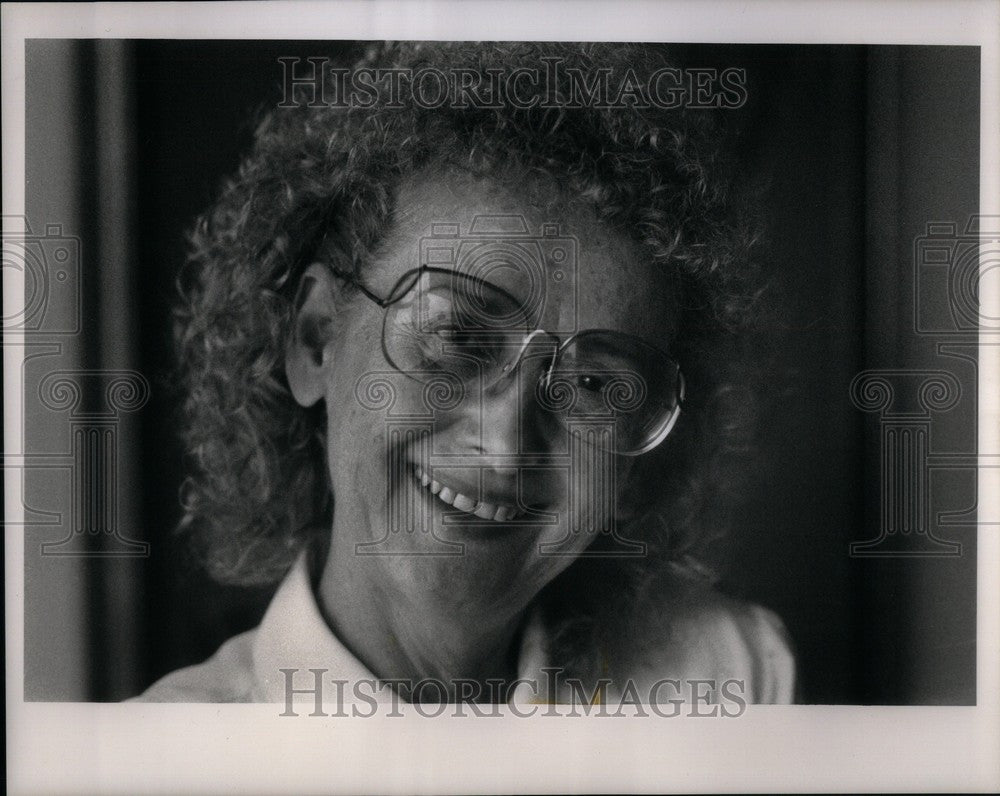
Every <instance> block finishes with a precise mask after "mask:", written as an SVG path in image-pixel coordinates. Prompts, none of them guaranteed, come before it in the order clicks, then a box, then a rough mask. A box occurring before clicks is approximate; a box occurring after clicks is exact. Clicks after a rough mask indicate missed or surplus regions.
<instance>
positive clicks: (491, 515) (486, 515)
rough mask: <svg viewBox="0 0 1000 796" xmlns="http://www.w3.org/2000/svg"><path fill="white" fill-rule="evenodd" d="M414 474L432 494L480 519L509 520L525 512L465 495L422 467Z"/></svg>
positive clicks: (416, 469)
mask: <svg viewBox="0 0 1000 796" xmlns="http://www.w3.org/2000/svg"><path fill="white" fill-rule="evenodd" d="M414 474H415V475H416V476H417V480H418V481H420V483H421V484H422V485H423V486H424V488H426V489H429V490H430V491H431V493H432V494H434V495H437V496H438V498H439V499H440V500H442V501H443V502H444V503H446V504H447V505H449V506H453V507H455V508H456V509H458V510H459V511H463V512H465V513H466V514H472V515H473V516H475V517H479V518H480V519H484V520H493V521H494V522H509V521H510V520H513V519H516V518H518V517H520V516H521V515H522V514H524V513H525V512H524V511H522V510H521V509H519V508H517V507H516V506H508V505H505V504H502V503H499V504H498V503H487V502H486V501H485V500H475V499H473V498H470V497H469V496H468V495H463V494H462V493H461V492H456V491H455V490H454V489H452V488H451V487H448V486H445V485H443V484H441V483H440V482H438V481H435V480H433V479H432V478H431V477H430V476H429V475H427V473H425V472H424V471H423V468H421V467H415V468H414Z"/></svg>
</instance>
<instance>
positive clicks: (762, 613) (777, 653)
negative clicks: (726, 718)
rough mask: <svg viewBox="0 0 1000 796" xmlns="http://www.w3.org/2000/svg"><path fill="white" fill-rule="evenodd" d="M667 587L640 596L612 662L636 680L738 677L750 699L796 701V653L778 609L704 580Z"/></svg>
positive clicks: (721, 680)
mask: <svg viewBox="0 0 1000 796" xmlns="http://www.w3.org/2000/svg"><path fill="white" fill-rule="evenodd" d="M668 593H669V597H666V598H663V597H660V598H659V599H655V598H652V597H648V598H646V599H642V600H640V601H639V605H638V606H637V611H636V613H635V615H634V619H633V621H631V622H629V623H628V628H627V630H626V631H625V632H621V633H615V634H613V637H614V639H615V641H614V642H613V643H612V644H611V645H610V647H611V649H609V652H610V654H611V656H612V657H613V658H614V659H615V663H616V665H615V667H614V668H616V669H617V670H618V671H620V672H621V673H622V674H623V675H625V676H626V677H627V678H628V679H632V680H634V681H636V682H637V683H638V684H643V683H644V684H646V685H649V684H650V683H652V682H656V681H658V680H661V679H664V678H671V679H675V680H681V681H692V680H707V681H712V682H714V683H716V687H718V688H721V686H722V684H723V683H725V682H727V681H730V682H732V681H736V682H737V683H738V684H739V687H740V688H741V689H742V691H743V694H744V696H745V697H746V699H747V701H748V702H751V703H781V704H787V703H790V702H793V701H794V697H795V687H796V685H795V657H794V654H793V653H792V646H791V642H790V639H789V636H788V633H787V631H786V630H785V626H784V624H783V622H782V621H781V619H780V618H779V617H778V616H777V614H775V613H774V612H773V611H771V610H769V609H767V608H765V607H763V606H761V605H757V604H755V603H752V602H747V601H743V600H738V599H734V598H732V597H728V596H726V595H724V594H722V593H721V592H719V591H717V590H715V589H713V588H710V587H708V586H704V585H686V586H684V587H681V588H673V589H670V590H669V592H668Z"/></svg>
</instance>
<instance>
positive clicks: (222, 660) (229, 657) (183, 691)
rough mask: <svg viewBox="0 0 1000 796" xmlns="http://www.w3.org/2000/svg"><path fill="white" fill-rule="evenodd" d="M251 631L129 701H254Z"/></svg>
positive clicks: (232, 639) (235, 637)
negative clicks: (203, 660)
mask: <svg viewBox="0 0 1000 796" xmlns="http://www.w3.org/2000/svg"><path fill="white" fill-rule="evenodd" d="M256 633H257V631H256V629H255V630H248V631H247V632H245V633H240V634H239V635H238V636H233V637H232V638H231V639H229V640H228V641H226V642H225V643H224V644H223V645H222V646H221V647H219V649H218V651H217V652H216V653H215V654H214V655H212V657H211V658H209V659H208V660H206V661H205V662H204V663H199V664H196V665H194V666H187V667H185V668H183V669H178V670H176V671H174V672H171V673H170V674H168V675H165V676H164V677H161V678H160V679H159V680H157V681H156V682H155V683H153V685H151V686H150V687H149V688H148V689H146V690H145V691H144V692H143V693H141V694H139V695H138V696H137V697H134V698H133V699H130V700H128V701H129V702H202V703H203V702H253V701H255V698H254V687H255V686H254V684H255V680H254V676H253V641H254V638H255V636H256Z"/></svg>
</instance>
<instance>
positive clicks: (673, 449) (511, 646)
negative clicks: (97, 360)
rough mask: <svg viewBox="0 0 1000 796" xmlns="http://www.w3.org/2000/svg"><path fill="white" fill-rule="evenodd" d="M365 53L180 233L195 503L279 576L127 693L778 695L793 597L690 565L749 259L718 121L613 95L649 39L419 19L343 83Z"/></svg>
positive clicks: (241, 574) (228, 567) (247, 556)
mask: <svg viewBox="0 0 1000 796" xmlns="http://www.w3.org/2000/svg"><path fill="white" fill-rule="evenodd" d="M557 62H558V67H554V66H553V64H555V63H557ZM378 70H381V71H378ZM331 75H333V73H331ZM358 75H364V76H365V81H363V84H364V85H369V86H372V87H373V88H371V89H370V90H369V91H366V92H364V93H363V96H362V95H358V96H352V98H351V100H350V101H348V102H344V101H343V100H344V97H345V96H346V95H345V94H344V93H343V92H341V94H340V95H339V96H338V97H337V98H336V99H335V100H334V101H330V100H329V98H328V97H326V95H325V94H322V96H320V97H319V98H317V94H316V91H317V86H316V85H315V84H314V85H311V86H305V87H303V86H300V89H301V90H302V91H303V92H305V90H306V88H308V92H307V93H303V94H300V95H299V96H298V97H295V98H291V101H289V98H286V101H285V102H284V103H282V105H283V106H286V107H280V106H279V107H278V108H276V109H275V110H274V111H273V112H272V113H271V114H270V115H269V116H268V117H267V118H266V119H265V121H264V122H263V123H262V124H261V126H260V127H259V129H258V131H257V136H256V144H255V147H254V149H253V152H252V153H251V154H250V155H249V156H248V158H247V159H246V160H245V162H244V163H243V165H242V166H241V168H240V171H239V173H238V175H237V176H236V178H235V179H234V180H233V181H232V182H230V183H229V185H228V186H227V188H226V189H225V191H224V193H223V195H222V197H221V199H220V200H219V202H218V203H217V205H216V206H215V207H214V209H213V210H212V211H211V212H210V213H209V214H207V215H206V216H205V217H204V218H203V219H202V220H201V222H200V223H199V225H198V227H197V228H196V230H195V231H194V234H193V236H192V241H193V252H192V256H191V261H190V263H189V268H188V270H187V271H186V272H185V274H184V277H183V279H182V287H183V294H184V303H183V305H182V306H181V307H180V310H179V313H178V340H179V348H180V353H181V361H182V364H183V369H184V374H185V377H184V383H185V386H186V388H187V396H188V397H187V402H186V416H187V419H188V424H187V427H186V429H185V439H186V443H187V445H188V448H189V450H190V452H191V453H192V454H193V458H194V462H195V472H194V473H193V475H192V477H191V478H190V480H189V482H188V484H187V490H186V501H185V509H186V520H185V527H186V528H187V529H188V530H189V531H190V533H191V535H192V539H193V541H194V542H195V543H197V544H198V545H199V549H200V550H201V552H202V553H203V557H204V560H205V562H206V564H207V566H208V567H209V569H210V571H211V572H212V573H213V574H214V575H215V576H217V577H219V578H220V579H223V580H226V581H230V582H241V583H262V582H275V581H279V580H280V581H281V585H280V586H279V588H278V591H277V593H276V595H275V597H274V600H273V602H272V604H271V606H270V608H269V609H268V611H267V614H266V615H265V618H264V620H263V622H262V623H261V625H260V626H259V627H258V628H257V629H255V630H252V631H250V632H248V633H245V634H243V635H241V636H237V637H236V638H234V639H231V640H230V641H229V642H227V643H226V644H225V645H224V646H223V647H222V648H221V649H220V650H219V652H218V653H217V654H216V655H215V656H214V657H213V658H212V659H210V660H209V661H208V662H206V663H204V664H202V665H200V666H195V667H190V668H188V669H184V670H181V671H179V672H175V673H173V674H171V675H168V676H167V677H166V678H164V679H163V680H161V681H160V682H159V683H157V684H156V685H154V686H153V687H152V688H151V689H150V690H149V691H147V692H146V694H144V695H143V698H144V699H147V700H151V701H278V702H283V701H285V700H286V699H291V698H292V697H293V696H294V697H296V698H298V697H299V696H301V697H303V698H305V699H308V700H311V699H313V698H317V699H319V696H318V695H317V694H318V692H319V690H320V689H321V688H322V687H323V683H329V682H339V683H342V684H343V683H347V684H348V686H347V687H348V689H349V690H348V693H349V694H353V695H354V696H358V689H357V687H356V684H357V683H359V682H364V683H368V684H369V687H371V690H372V691H373V692H376V693H378V694H379V696H380V697H385V696H387V695H390V694H391V695H392V696H393V697H394V698H402V699H407V700H411V701H417V702H427V701H430V702H436V701H489V702H498V701H507V700H511V699H513V700H515V701H516V700H518V699H520V698H522V697H523V698H525V699H528V700H529V701H530V700H533V699H534V700H540V701H549V702H553V701H563V700H565V699H568V698H572V697H573V695H574V693H575V692H574V689H578V687H582V688H583V689H584V690H585V692H586V693H592V692H593V691H594V690H595V689H597V690H600V691H601V692H602V697H601V698H602V699H606V700H612V699H614V695H615V694H618V695H622V694H632V693H636V694H638V696H639V699H638V701H641V702H647V701H648V702H658V701H669V700H675V699H677V698H678V692H680V697H681V698H682V699H683V698H688V699H692V698H693V699H695V700H697V699H698V698H699V697H700V696H703V695H704V694H705V690H704V689H702V690H701V691H700V692H698V694H695V695H694V696H693V697H692V689H688V688H687V687H686V686H685V685H684V684H686V683H690V682H691V681H708V682H710V683H712V684H713V685H712V687H711V688H710V689H709V690H710V691H711V694H710V695H709V697H708V698H709V699H710V700H712V701H718V700H719V699H720V698H721V697H720V696H719V695H720V694H721V693H722V685H723V683H727V682H728V683H738V684H739V693H741V694H742V698H744V699H745V700H746V701H757V702H775V701H778V702H780V701H790V699H791V696H792V690H793V664H792V658H791V655H790V653H789V651H788V647H787V644H786V642H785V639H784V633H783V630H782V627H781V624H780V621H779V620H778V619H777V618H776V617H775V616H773V615H772V614H771V613H769V612H768V611H766V610H764V609H762V608H760V607H758V606H753V605H747V604H741V603H738V602H735V601H732V600H729V599H727V598H725V597H723V596H722V595H721V594H719V593H717V592H715V591H714V590H713V589H712V588H711V576H710V574H709V573H710V571H711V570H710V568H709V566H708V563H709V556H708V549H709V547H710V544H711V543H712V542H713V541H714V540H717V539H718V537H719V536H720V534H721V532H722V531H723V530H724V525H725V524H726V523H727V522H728V519H729V516H730V514H731V511H732V508H733V506H734V505H735V503H736V501H737V500H738V498H739V495H740V492H741V489H742V488H743V487H742V483H743V481H741V480H740V478H739V475H740V473H741V471H743V470H744V469H745V468H746V467H747V465H748V458H749V457H748V456H747V453H748V443H749V433H750V429H751V426H752V421H753V417H752V406H753V402H752V400H751V399H752V389H751V386H750V378H749V376H748V374H746V373H743V372H741V369H740V364H739V363H740V361H741V359H740V357H738V356H736V355H735V352H736V347H737V345H738V342H739V334H738V333H739V332H740V331H741V330H742V329H743V328H744V327H745V326H746V324H747V323H748V320H749V317H750V312H751V309H752V303H753V298H754V296H755V294H756V292H757V276H756V273H755V271H754V269H753V268H752V266H751V259H750V248H751V243H752V239H753V234H752V228H751V225H750V224H749V223H748V221H747V217H746V214H745V213H743V212H742V211H741V209H740V203H739V202H737V201H736V200H735V199H734V198H733V191H732V187H733V186H732V184H731V182H732V181H731V180H729V179H727V177H728V175H727V174H725V173H724V167H723V164H722V161H721V157H720V153H719V147H718V141H717V136H716V134H715V132H714V131H713V127H712V124H711V121H710V119H709V118H708V117H707V115H706V112H705V111H703V110H700V111H695V110H686V109H684V108H671V107H666V106H665V105H666V104H665V103H662V102H656V101H651V99H652V100H655V99H656V98H657V97H651V96H650V95H649V94H648V93H647V94H645V95H643V94H641V93H639V94H637V93H636V92H635V91H631V90H630V89H629V87H630V86H633V87H634V86H635V85H638V86H645V87H647V89H648V88H650V87H652V89H654V90H655V89H657V88H658V87H659V86H660V82H658V80H660V79H661V78H663V77H664V76H666V77H670V78H673V77H675V76H676V72H675V71H674V70H670V68H669V64H667V63H666V62H665V61H663V60H662V59H661V55H660V53H659V51H658V50H656V49H651V48H637V47H631V46H622V45H613V46H610V45H609V46H590V45H586V46H579V45H524V44H503V45H478V44H463V45H446V44H433V45H426V44H425V45H415V44H408V45H403V46H395V47H386V48H381V49H376V50H373V51H372V52H371V53H369V55H368V56H367V57H366V59H365V60H364V62H363V63H361V64H359V65H358V66H357V67H356V69H355V71H354V72H353V73H351V75H349V77H350V82H349V83H345V82H343V80H344V75H343V74H340V73H338V74H337V78H338V79H339V80H340V81H341V82H339V83H335V82H333V81H332V80H331V82H330V83H329V85H338V86H340V87H344V86H346V85H352V86H357V85H362V82H360V81H355V79H354V78H355V77H356V76H358ZM399 75H403V76H409V78H411V79H412V78H413V76H414V75H421V78H420V79H419V81H417V82H412V83H408V84H407V85H408V86H409V89H408V90H400V85H401V84H400V83H399V82H395V83H394V81H399V80H400V79H401V78H400V77H399ZM427 75H431V76H432V82H433V83H434V87H435V91H434V93H433V97H431V96H430V95H429V94H428V89H427V88H426V86H428V85H430V83H428V80H427V79H426V78H427ZM512 75H515V76H516V75H520V76H521V77H520V78H518V79H517V80H514V81H511V80H509V79H507V78H510V77H511V76H512ZM524 75H528V77H527V78H524ZM543 75H544V81H542V80H541V78H540V76H543ZM476 76H480V77H482V78H483V80H479V81H476V80H475V79H474V78H476ZM497 76H499V78H498V79H499V81H500V82H501V83H502V84H503V85H505V86H506V87H507V89H508V90H509V91H508V93H507V94H506V95H505V99H504V100H502V101H498V100H497V96H496V95H493V94H491V95H489V96H486V95H484V94H483V90H485V89H484V87H486V86H487V85H494V84H492V83H490V82H489V81H490V80H492V79H493V78H496V77H497ZM532 76H533V77H534V78H535V80H534V82H533V81H532ZM622 76H624V77H622ZM505 79H506V82H504V80H505ZM605 79H607V80H608V81H609V82H608V83H606V84H603V85H604V87H605V89H606V90H608V91H610V93H609V94H607V95H606V96H605V97H604V98H603V99H601V98H599V101H596V102H595V101H594V95H593V94H592V93H591V94H588V93H587V89H588V87H589V88H594V87H595V86H597V87H598V88H600V86H601V85H602V84H600V82H599V81H600V80H605ZM442 80H443V81H445V82H444V83H443V84H442V83H441V81H442ZM470 80H471V82H470ZM518 81H520V82H519V85H517V86H514V83H518ZM595 81H597V82H595ZM442 85H443V86H444V89H442ZM470 85H474V86H476V87H479V89H482V90H479V91H478V92H476V91H473V92H472V93H470V92H469V91H463V86H464V87H465V89H468V88H469V86H470ZM414 86H416V88H414ZM525 86H528V87H529V89H530V87H532V86H534V87H535V88H536V89H538V86H543V89H542V90H538V92H537V94H538V97H539V99H538V101H532V100H531V96H530V91H529V95H527V96H526V95H525V93H524V87H525ZM608 86H611V88H610V89H607V87H608ZM623 86H624V88H623ZM605 89H602V90H605ZM594 90H595V91H596V90H598V89H597V88H595V89H594ZM502 93H503V92H502ZM442 97H443V98H444V101H442ZM511 97H513V99H511ZM309 670H313V673H312V674H310V672H309ZM543 670H545V671H544V672H543ZM316 672H319V674H316ZM372 683H374V686H373V687H372V686H371V684H372ZM665 683H667V684H669V685H668V687H666V689H665V687H664V684H665ZM674 683H677V684H679V685H674ZM330 692H331V693H332V692H333V688H332V687H330ZM340 693H342V692H340ZM713 695H714V696H713Z"/></svg>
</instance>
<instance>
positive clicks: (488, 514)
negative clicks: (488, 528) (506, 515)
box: [472, 503, 502, 520]
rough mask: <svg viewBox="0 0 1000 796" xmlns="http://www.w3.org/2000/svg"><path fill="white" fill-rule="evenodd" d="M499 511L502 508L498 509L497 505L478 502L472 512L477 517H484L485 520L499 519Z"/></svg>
mask: <svg viewBox="0 0 1000 796" xmlns="http://www.w3.org/2000/svg"><path fill="white" fill-rule="evenodd" d="M499 511H502V509H499V510H498V509H497V507H496V506H494V505H492V504H490V503H478V504H477V505H476V510H475V511H473V512H472V513H473V514H475V515H476V516H477V517H482V518H483V519H484V520H499V519H500V515H499Z"/></svg>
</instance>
